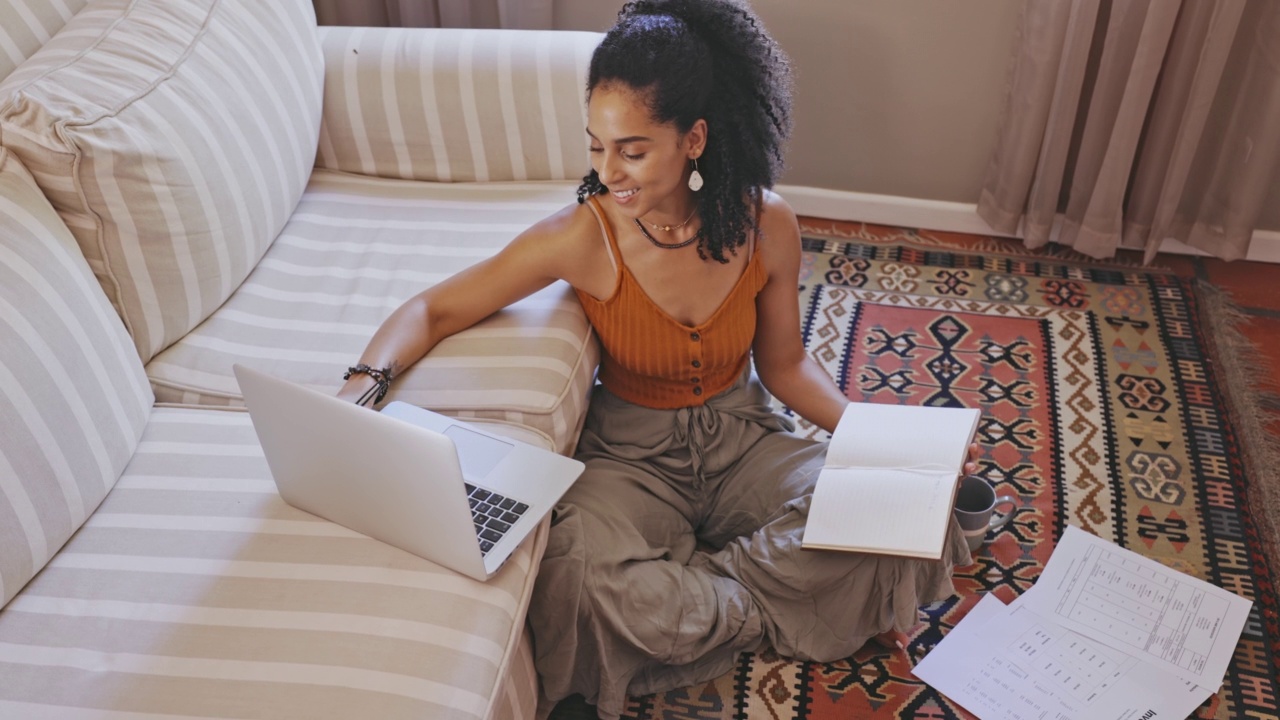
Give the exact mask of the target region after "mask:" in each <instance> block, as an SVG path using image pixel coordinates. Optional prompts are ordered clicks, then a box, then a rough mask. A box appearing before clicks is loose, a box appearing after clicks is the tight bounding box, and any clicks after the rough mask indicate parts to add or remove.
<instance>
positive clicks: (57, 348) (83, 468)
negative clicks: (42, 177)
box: [0, 148, 152, 715]
mask: <svg viewBox="0 0 1280 720" xmlns="http://www.w3.org/2000/svg"><path fill="white" fill-rule="evenodd" d="M0 338H3V340H0V606H3V605H4V603H5V602H7V601H8V600H9V599H10V598H12V597H13V596H14V595H15V594H16V593H17V592H18V590H19V589H21V588H22V586H23V585H24V584H25V583H26V582H27V581H28V580H30V579H31V577H32V576H33V575H35V573H36V572H38V571H39V570H40V568H41V567H43V566H44V564H45V563H46V562H47V561H48V560H49V558H50V557H51V556H52V555H53V554H54V553H55V552H57V551H58V548H60V547H62V544H63V543H65V542H66V541H67V538H69V537H71V534H72V533H73V532H75V530H76V528H78V527H80V525H81V523H83V522H84V520H85V518H86V517H88V516H89V514H90V513H92V512H93V509H94V508H96V507H97V506H98V503H99V502H101V501H102V498H103V496H105V495H106V494H107V491H108V490H110V489H111V486H112V485H113V484H115V481H116V478H117V477H119V475H120V472H121V470H123V469H124V466H125V463H126V462H127V461H128V459H129V456H130V455H131V454H132V453H133V450H134V447H135V446H136V445H137V443H138V437H139V436H140V435H141V433H142V427H143V425H144V424H145V422H146V419H147V415H148V414H149V413H150V410H151V402H152V397H151V388H150V387H149V386H148V385H147V381H146V378H145V376H144V375H143V372H142V363H140V362H139V361H138V357H137V355H135V354H134V352H133V347H132V344H131V343H130V342H129V336H128V335H126V334H125V332H124V326H122V325H121V324H120V318H118V317H116V315H115V313H113V312H112V311H111V306H110V305H109V304H108V303H107V299H106V297H104V296H103V294H102V289H101V288H100V287H98V284H97V283H96V282H94V279H93V273H92V272H90V270H89V266H88V265H87V264H86V263H85V261H84V258H83V257H82V256H81V255H80V251H79V249H78V248H77V247H76V242H75V240H74V239H73V238H72V237H71V232H70V231H69V230H67V228H66V226H65V225H63V224H62V221H61V220H60V219H58V214H57V213H56V212H54V210H53V208H52V207H50V206H49V203H48V201H47V200H45V199H44V196H43V195H41V194H40V190H39V188H37V187H36V185H35V182H34V181H33V180H32V178H31V175H30V174H29V173H28V172H27V171H26V169H25V168H23V167H22V165H21V164H20V163H19V162H18V161H17V160H16V159H14V158H13V156H12V155H10V154H9V153H8V152H7V151H5V150H4V149H3V148H0ZM0 715H2V713H0Z"/></svg>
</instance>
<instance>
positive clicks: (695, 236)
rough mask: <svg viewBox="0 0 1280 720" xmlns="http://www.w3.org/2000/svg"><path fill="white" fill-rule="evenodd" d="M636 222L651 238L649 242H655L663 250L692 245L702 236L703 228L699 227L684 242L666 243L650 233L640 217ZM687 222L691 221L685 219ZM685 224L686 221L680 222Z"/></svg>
mask: <svg viewBox="0 0 1280 720" xmlns="http://www.w3.org/2000/svg"><path fill="white" fill-rule="evenodd" d="M635 222H636V227H638V228H640V232H642V233H644V236H645V237H647V238H649V242H651V243H653V244H654V246H655V247H660V248H662V249H663V250H678V249H680V248H682V247H686V246H688V245H692V244H693V243H694V242H696V241H697V240H698V239H699V238H701V237H702V228H698V232H696V233H694V234H693V237H691V238H689V239H688V240H685V241H684V242H678V243H664V242H662V241H661V240H659V239H657V238H655V237H654V236H652V235H650V234H649V231H648V230H645V229H644V223H642V222H640V218H635ZM685 222H689V221H688V220H685ZM683 224H684V223H680V225H683ZM680 225H676V226H675V227H680Z"/></svg>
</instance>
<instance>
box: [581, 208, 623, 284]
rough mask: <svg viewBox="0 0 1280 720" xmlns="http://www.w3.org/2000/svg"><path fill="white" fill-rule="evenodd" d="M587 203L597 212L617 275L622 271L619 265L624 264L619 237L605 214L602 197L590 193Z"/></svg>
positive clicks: (606, 246)
mask: <svg viewBox="0 0 1280 720" xmlns="http://www.w3.org/2000/svg"><path fill="white" fill-rule="evenodd" d="M587 205H588V206H589V207H590V208H591V212H593V213H595V216H596V222H598V223H600V234H601V236H602V237H603V238H604V245H605V248H606V249H607V250H608V251H609V262H611V263H613V274H614V276H615V277H616V276H617V275H618V274H619V273H620V272H621V271H620V270H619V266H620V265H621V264H622V252H621V251H619V250H618V239H617V238H616V237H614V236H613V227H611V226H610V225H609V218H607V217H605V216H604V208H602V207H600V199H599V198H597V197H596V196H595V195H590V196H588V197H587Z"/></svg>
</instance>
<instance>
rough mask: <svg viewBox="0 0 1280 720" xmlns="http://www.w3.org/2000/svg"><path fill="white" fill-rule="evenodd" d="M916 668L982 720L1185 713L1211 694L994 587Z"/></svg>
mask: <svg viewBox="0 0 1280 720" xmlns="http://www.w3.org/2000/svg"><path fill="white" fill-rule="evenodd" d="M1024 597H1025V596H1024ZM913 672H914V673H915V675H916V677H918V678H920V679H921V680H923V681H925V682H927V683H928V684H929V685H931V686H932V687H934V688H936V689H937V690H938V691H939V692H941V693H943V694H944V695H946V696H947V697H948V698H950V699H951V700H953V701H955V702H956V703H958V704H959V705H961V706H962V707H964V708H965V709H966V710H968V711H969V712H971V713H973V714H974V715H977V716H978V717H979V718H982V719H983V720H1084V719H1085V718H1088V720H1162V719H1168V718H1177V719H1178V720H1181V719H1182V718H1185V717H1187V716H1188V715H1190V714H1191V713H1192V712H1194V711H1195V709H1196V707H1198V706H1199V705H1200V704H1201V703H1203V702H1204V701H1205V699H1207V698H1208V697H1209V695H1210V694H1211V693H1210V691H1209V690H1207V689H1204V688H1201V687H1198V686H1196V685H1193V684H1191V683H1188V682H1186V681H1184V680H1182V679H1180V678H1178V677H1177V676H1174V675H1171V674H1169V673H1167V672H1164V671H1163V670H1160V669H1158V668H1156V667H1154V666H1152V665H1151V664H1149V663H1145V662H1142V661H1140V660H1138V659H1137V658H1135V657H1133V656H1131V655H1128V654H1126V653H1123V652H1119V651H1117V650H1114V649H1112V648H1109V647H1107V646H1105V645H1103V644H1101V643H1098V642H1095V641H1093V640H1090V639H1088V638H1086V637H1084V636H1082V635H1079V634H1078V633H1074V632H1071V631H1070V630H1067V629H1065V628H1063V627H1061V626H1060V625H1057V624H1055V623H1053V622H1052V621H1050V620H1048V619H1046V618H1043V617H1041V616H1039V615H1037V614H1036V613H1034V612H1032V611H1031V610H1029V609H1028V608H1027V607H1026V606H1025V604H1024V603H1023V602H1022V601H1021V599H1020V600H1019V601H1015V602H1014V603H1013V604H1011V605H1009V606H1005V605H1004V604H1003V603H1002V602H1000V600H999V599H998V598H996V597H995V596H994V595H991V594H987V595H984V596H983V598H982V600H981V601H980V602H979V603H978V604H977V605H976V606H975V607H974V608H973V609H972V610H970V611H969V614H968V615H966V616H965V617H964V619H963V620H961V621H960V623H959V624H957V625H956V627H955V628H954V629H952V631H951V632H950V633H948V634H947V636H946V637H945V638H943V640H942V642H941V643H939V644H938V645H937V646H936V647H935V648H934V649H933V650H932V651H931V652H930V653H929V654H928V655H927V656H926V657H925V658H924V660H922V661H921V662H920V664H919V665H917V666H916V668H915V670H914V671H913Z"/></svg>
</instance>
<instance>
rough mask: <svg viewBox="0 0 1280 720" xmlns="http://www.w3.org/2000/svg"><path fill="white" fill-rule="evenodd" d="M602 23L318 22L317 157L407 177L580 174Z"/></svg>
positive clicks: (337, 166) (332, 164) (321, 163)
mask: <svg viewBox="0 0 1280 720" xmlns="http://www.w3.org/2000/svg"><path fill="white" fill-rule="evenodd" d="M602 37H603V36H602V35H601V34H599V33H587V32H567V31H526V30H480V31H477V30H413V31H407V30H403V29H388V28H347V27H342V28H336V27H325V28H321V30H320V38H321V44H322V46H323V48H324V56H325V64H326V66H327V68H328V69H327V70H326V72H325V82H324V85H325V86H324V119H323V122H322V124H321V130H320V152H319V156H318V157H317V159H316V166H317V167H321V168H329V169H333V170H346V171H348V172H354V173H361V174H364V175H374V176H377V177H386V178H401V179H411V180H437V181H440V182H473V181H480V182H483V181H497V180H576V179H580V178H581V177H582V176H583V175H585V174H586V173H587V171H588V170H589V169H590V164H589V162H588V159H587V135H586V131H585V128H586V102H585V99H584V92H585V89H586V77H587V65H588V63H589V62H590V60H591V52H592V51H593V50H595V47H596V45H598V44H599V43H600V39H601V38H602Z"/></svg>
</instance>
